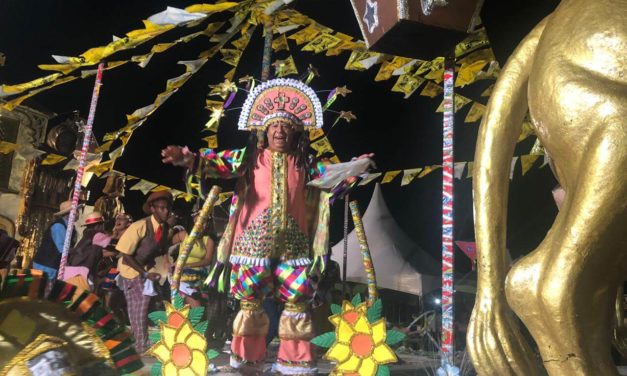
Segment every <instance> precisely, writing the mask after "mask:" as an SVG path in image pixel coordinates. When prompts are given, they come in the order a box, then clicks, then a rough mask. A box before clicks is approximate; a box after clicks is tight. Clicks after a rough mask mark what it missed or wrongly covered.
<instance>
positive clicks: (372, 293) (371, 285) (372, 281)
mask: <svg viewBox="0 0 627 376" xmlns="http://www.w3.org/2000/svg"><path fill="white" fill-rule="evenodd" d="M349 205H350V208H351V214H352V216H353V223H355V234H356V235H357V240H359V250H360V251H361V259H362V261H363V263H364V270H365V271H366V279H367V281H368V306H371V305H372V304H373V303H374V302H375V300H377V295H378V294H377V275H376V274H375V272H374V264H373V262H372V256H371V255H370V248H369V247H368V239H367V238H366V232H365V231H364V225H363V223H362V222H361V213H360V212H359V204H358V203H357V201H351V202H350V204H349ZM344 265H346V264H344Z"/></svg>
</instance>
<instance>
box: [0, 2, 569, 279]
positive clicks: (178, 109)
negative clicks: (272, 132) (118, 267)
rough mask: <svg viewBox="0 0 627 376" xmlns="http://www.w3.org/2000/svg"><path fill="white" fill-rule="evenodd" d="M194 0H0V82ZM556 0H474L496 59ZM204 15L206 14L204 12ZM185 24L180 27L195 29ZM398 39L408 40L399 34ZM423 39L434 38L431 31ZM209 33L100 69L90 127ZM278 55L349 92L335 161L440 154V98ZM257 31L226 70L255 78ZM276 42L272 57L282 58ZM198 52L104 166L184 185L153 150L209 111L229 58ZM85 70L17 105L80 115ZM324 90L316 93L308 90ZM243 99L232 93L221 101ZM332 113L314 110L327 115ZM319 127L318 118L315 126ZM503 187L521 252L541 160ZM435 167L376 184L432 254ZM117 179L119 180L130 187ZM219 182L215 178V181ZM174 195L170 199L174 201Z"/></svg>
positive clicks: (329, 11)
mask: <svg viewBox="0 0 627 376" xmlns="http://www.w3.org/2000/svg"><path fill="white" fill-rule="evenodd" d="M194 3H197V2H196V1H156V0H141V1H140V0H125V1H106V2H104V1H103V2H96V1H83V0H73V1H68V0H66V1H48V0H46V1H44V0H3V1H1V2H0V25H2V29H1V30H2V32H1V33H0V51H1V52H3V53H4V54H5V55H6V64H5V66H4V67H0V83H6V84H15V83H20V82H25V81H29V80H31V79H34V78H36V77H40V76H43V75H44V72H42V71H40V70H39V69H38V68H37V64H44V63H54V61H53V60H52V58H51V57H50V55H52V54H55V55H66V56H78V55H79V54H80V53H82V52H83V51H85V50H86V49H88V48H90V47H95V46H98V45H104V44H106V43H108V42H109V41H110V40H111V36H112V35H117V36H122V35H124V34H125V33H126V32H128V31H130V30H133V29H137V28H140V27H141V20H142V19H144V18H147V17H148V16H150V15H151V14H154V13H157V12H160V11H162V10H164V9H165V7H166V6H168V5H169V6H174V7H179V8H184V7H185V6H187V5H190V4H194ZM556 4H557V1H555V0H552V1H539V0H531V1H527V2H511V1H497V0H486V1H485V4H484V6H483V10H482V13H481V17H482V21H483V24H484V25H485V27H486V29H487V32H488V36H489V38H490V40H491V42H492V47H493V50H494V52H495V55H496V57H497V59H498V61H499V62H500V63H501V66H502V65H503V64H504V63H505V61H506V60H507V57H508V56H509V54H510V53H511V52H512V50H513V49H514V48H515V47H516V45H517V43H518V42H519V41H520V40H521V39H522V38H523V37H524V35H525V34H526V33H527V32H528V31H529V30H530V29H531V28H532V27H533V25H535V24H536V23H537V22H538V21H539V20H540V19H542V18H543V17H544V16H546V15H547V14H548V13H550V11H551V10H552V9H554V7H555V6H556ZM294 6H295V8H296V9H298V10H300V11H301V12H303V13H304V14H306V15H308V16H310V17H312V18H313V19H315V20H316V21H318V22H319V23H322V24H324V25H327V26H329V27H331V28H333V29H334V30H337V31H341V32H343V33H346V34H349V35H351V36H353V37H355V38H358V39H362V36H361V34H360V31H359V27H358V24H357V21H356V18H355V16H354V14H353V11H352V7H351V5H350V2H349V1H348V0H298V1H296V2H295V5H294ZM214 18H216V17H214ZM205 24H206V22H205V23H203V24H202V26H200V27H196V28H194V29H192V30H197V29H200V28H204V25H205ZM190 32H191V31H190V29H186V28H177V29H175V30H172V31H170V32H167V33H165V34H163V35H161V36H159V37H158V38H155V39H154V40H152V41H150V42H148V43H146V44H145V45H142V46H140V47H139V48H136V49H134V50H132V51H130V52H129V51H126V52H122V53H118V54H116V55H114V56H113V57H112V58H111V60H119V59H124V58H128V57H129V56H131V55H138V54H142V53H146V52H148V51H149V50H150V47H151V46H152V45H154V44H155V43H159V42H168V41H172V40H174V39H176V38H177V37H179V36H181V35H185V34H188V33H190ZM408 43H410V41H408ZM433 43H438V41H437V40H434V41H433ZM212 45H213V43H209V41H208V39H207V38H204V37H198V38H196V39H195V40H193V41H192V42H190V43H188V44H179V45H177V46H175V47H173V48H171V49H170V50H168V51H167V52H165V53H161V54H157V55H155V56H154V57H153V58H152V60H151V61H150V63H149V64H148V66H147V67H146V68H140V67H138V66H137V65H136V64H134V63H129V64H126V65H125V66H123V67H120V68H117V69H114V70H111V71H106V72H105V73H104V78H103V84H104V85H103V87H102V90H101V95H100V101H99V103H98V111H97V114H96V121H95V123H94V133H95V135H96V137H97V139H98V140H101V139H102V136H103V135H104V134H105V133H106V132H109V131H112V130H115V129H118V128H120V127H122V126H124V125H125V124H126V118H125V114H130V113H132V112H133V111H134V110H135V109H137V108H140V107H143V106H145V105H148V104H150V103H152V102H153V100H154V98H155V97H156V95H157V94H158V93H159V92H161V91H163V90H164V89H165V81H166V80H167V79H169V78H172V77H175V76H178V75H180V74H182V73H183V72H184V67H183V66H182V65H177V64H176V61H178V60H193V59H196V58H197V56H198V53H199V52H200V51H203V50H206V49H208V48H209V47H210V46H212ZM290 48H291V51H290V53H291V54H292V56H293V57H294V59H295V61H296V65H297V67H298V69H299V72H301V73H303V72H305V70H306V67H307V66H308V65H309V64H313V65H314V66H315V67H317V68H318V70H319V72H320V75H321V77H319V78H316V79H314V81H313V82H312V83H311V86H313V87H314V88H315V89H316V90H330V89H332V88H334V87H336V86H343V85H346V86H348V88H349V89H351V90H352V91H353V93H352V94H350V95H349V97H347V98H340V99H338V100H337V101H336V103H335V104H334V105H333V107H332V109H334V110H338V111H339V110H351V111H353V113H355V114H356V115H357V120H354V121H352V122H351V123H349V124H347V123H345V122H340V123H339V124H338V125H337V126H336V127H335V128H334V129H333V130H332V131H331V132H330V134H329V139H330V141H331V143H332V144H333V146H334V148H335V151H336V153H337V155H338V156H339V157H340V159H341V160H343V161H346V160H349V159H350V157H352V156H356V155H360V154H362V153H366V152H374V153H375V154H376V157H375V160H376V163H377V165H378V168H379V170H380V171H388V170H398V169H406V168H413V167H422V166H427V165H431V164H441V145H442V136H441V134H442V131H441V128H442V126H441V123H442V115H441V114H438V113H436V112H435V109H436V108H437V106H438V105H439V103H440V101H441V98H434V99H431V98H428V97H422V96H419V95H418V93H419V91H420V90H421V89H419V90H418V91H417V92H415V93H414V94H413V95H412V96H411V97H410V98H409V99H403V96H402V94H400V93H393V92H391V91H390V89H391V87H392V86H393V84H394V82H395V79H394V78H393V79H390V80H389V81H384V82H375V81H374V76H375V75H376V73H377V71H378V68H379V65H376V66H374V67H373V68H371V69H370V70H368V71H365V72H355V71H346V70H344V65H345V63H346V60H347V59H348V56H349V52H344V53H343V54H342V55H340V56H337V57H325V56H320V55H314V54H312V53H309V52H301V51H299V48H298V47H297V46H296V45H295V44H293V42H290ZM261 54H262V37H261V32H260V30H256V32H255V35H254V36H253V39H252V41H251V43H250V45H249V47H248V49H247V50H246V53H245V54H244V56H243V57H242V60H241V62H240V65H239V67H238V70H237V72H236V76H235V77H236V78H238V77H242V76H244V75H247V74H250V75H253V76H255V77H259V76H260V70H261ZM287 55H288V54H287V53H286V52H285V51H282V52H280V53H278V54H276V55H275V56H274V57H273V60H274V59H275V58H281V59H283V58H285V57H287ZM219 58H220V55H219V54H218V56H216V57H214V58H213V59H212V60H210V61H209V62H208V63H207V64H206V65H205V66H204V67H203V68H202V70H201V71H200V72H198V73H197V74H195V75H194V76H193V77H192V79H191V80H190V81H188V82H187V84H186V85H185V86H183V88H181V89H180V90H179V91H178V92H177V93H176V94H174V95H173V96H172V97H171V98H170V99H169V100H168V101H167V102H165V104H164V105H162V106H161V107H160V108H159V109H158V110H157V111H156V113H154V114H153V115H152V116H151V117H150V118H149V120H147V121H146V122H145V123H144V125H143V126H142V127H141V128H139V129H138V130H137V131H135V133H134V134H133V137H132V139H131V141H130V142H129V144H128V146H127V148H126V151H125V153H124V155H123V156H122V157H121V158H120V159H119V160H118V161H117V162H116V164H115V169H116V170H119V171H122V172H125V173H128V174H130V175H134V176H138V177H141V178H144V179H147V180H150V181H153V182H155V183H160V184H164V185H167V186H170V187H174V188H177V189H180V190H184V185H183V181H182V179H181V176H182V171H181V170H180V169H177V168H174V167H171V166H164V165H163V164H161V162H160V155H159V152H160V150H161V149H162V148H163V147H165V146H166V145H170V144H179V145H189V146H190V147H191V148H193V149H195V148H199V147H202V146H204V141H202V140H201V138H202V137H204V136H206V135H207V134H206V133H205V134H201V131H202V129H203V126H204V124H205V123H206V121H207V120H208V118H209V112H208V111H207V110H206V109H204V105H205V97H206V94H207V93H208V91H209V88H208V86H207V85H209V84H216V83H219V82H221V81H222V80H223V78H222V77H223V75H224V74H225V73H226V72H227V71H228V70H230V68H231V67H230V66H228V65H227V64H225V63H223V62H221V61H220V60H219ZM492 83H493V81H480V82H477V83H475V84H473V85H470V86H469V87H466V88H463V89H461V90H460V91H459V92H460V93H461V94H462V95H465V96H467V97H469V98H471V99H473V100H477V101H480V102H481V103H484V104H485V102H486V98H480V93H481V92H483V90H485V89H486V88H487V87H488V86H489V85H490V84H492ZM92 88H93V79H92V78H90V79H85V80H76V81H74V82H71V83H68V84H65V85H63V86H61V87H58V88H54V89H51V90H49V91H46V92H44V93H42V94H40V95H37V96H36V97H34V98H32V99H29V100H27V101H26V102H25V103H24V104H25V105H27V106H30V107H33V108H35V109H38V110H40V111H44V112H48V113H64V112H67V111H72V110H79V111H80V112H81V115H82V116H84V117H87V112H88V108H89V101H90V97H91V92H92ZM320 96H321V97H323V100H324V97H326V93H324V94H320ZM243 100H244V93H241V94H238V97H237V99H236V102H235V103H234V105H233V107H238V106H239V105H241V102H242V101H243ZM469 108H470V105H468V106H466V107H465V108H463V109H462V110H460V111H458V113H457V115H456V129H455V160H456V161H472V160H473V159H474V158H473V157H474V145H475V140H476V135H477V130H478V126H479V124H478V123H473V124H466V123H464V122H463V119H464V117H465V116H466V114H467V112H468V109H469ZM237 115H238V113H237V111H232V112H229V113H227V117H226V118H224V119H223V120H222V122H221V125H220V130H219V142H220V146H219V148H220V149H223V148H232V147H241V146H243V145H244V143H245V140H246V138H247V135H246V134H244V133H242V132H238V131H237V130H236V121H237ZM334 120H335V116H333V114H326V116H325V121H326V122H327V124H331V123H332V122H333V121H334ZM327 129H328V128H327ZM532 144H533V139H532V138H530V139H528V140H527V141H525V142H523V143H521V144H519V146H518V148H517V151H516V155H520V154H526V153H528V151H529V149H530V148H531V145H532ZM514 175H515V177H514V179H513V181H512V184H511V188H510V204H509V205H510V210H509V217H508V248H509V249H510V252H511V254H512V256H513V257H514V258H516V257H518V256H520V255H522V254H524V253H527V252H529V251H530V250H532V249H533V248H534V247H535V246H536V245H537V244H538V243H539V242H540V240H541V239H542V238H543V237H544V235H545V234H546V232H547V230H548V228H549V227H550V224H551V223H552V221H553V218H554V217H555V214H556V208H555V205H554V203H553V201H552V197H551V188H552V187H553V186H554V185H555V180H554V179H553V177H552V175H551V172H550V170H549V168H548V167H544V168H539V162H538V163H537V164H536V165H535V167H534V168H533V169H531V170H530V171H529V172H528V173H527V174H526V175H525V176H521V171H520V163H518V165H517V167H516V171H515V174H514ZM441 176H442V175H441V170H438V171H436V172H433V173H431V174H429V175H427V176H426V177H425V178H423V179H416V180H415V181H414V182H412V183H411V184H409V185H407V186H405V187H401V186H400V183H399V180H400V177H397V178H396V179H395V181H393V182H392V183H390V184H385V185H383V186H382V188H383V193H384V196H385V199H386V202H387V204H388V206H389V207H390V210H391V212H392V214H393V216H394V217H395V219H396V220H397V221H398V222H399V224H400V226H401V227H402V228H403V229H404V230H405V231H406V232H407V234H408V235H409V236H410V237H411V238H412V239H413V240H414V241H415V242H416V243H417V244H418V245H419V246H420V247H421V248H423V249H424V250H425V251H427V252H428V253H430V254H431V255H433V256H434V258H436V259H437V260H439V259H440V252H441V241H440V240H441ZM103 184H104V180H95V181H94V182H93V183H92V184H90V190H91V191H92V201H93V200H95V199H96V198H97V197H98V196H99V192H100V190H101V189H102V186H103ZM130 184H132V183H129V184H127V188H128V187H129V186H130ZM228 188H229V184H228V183H225V189H228ZM373 188H374V185H373V184H371V185H369V186H366V187H362V188H359V189H358V190H357V191H356V192H355V193H354V195H353V197H354V198H357V199H358V200H359V201H360V205H361V208H362V212H363V211H364V210H365V209H366V207H367V204H368V200H369V198H370V196H371V194H372V190H373ZM471 190H472V180H471V179H462V180H455V237H456V240H470V241H472V240H473V239H474V234H473V221H472V202H471V200H472V192H471ZM142 200H143V195H142V194H141V193H139V192H138V191H129V190H128V189H127V195H126V197H125V198H124V199H123V201H124V204H125V205H126V207H127V210H129V211H130V212H131V214H133V215H134V216H135V217H139V216H141V213H140V207H141V203H142ZM179 205H180V204H179ZM342 206H343V205H341V203H340V204H339V205H336V206H335V207H334V209H333V218H332V228H331V240H332V242H333V243H335V242H338V241H340V240H341V238H342V210H343V208H342ZM457 255H458V257H457V258H456V267H457V268H458V270H460V271H468V270H470V262H469V260H468V259H467V258H466V257H465V256H463V254H462V253H461V252H458V253H457Z"/></svg>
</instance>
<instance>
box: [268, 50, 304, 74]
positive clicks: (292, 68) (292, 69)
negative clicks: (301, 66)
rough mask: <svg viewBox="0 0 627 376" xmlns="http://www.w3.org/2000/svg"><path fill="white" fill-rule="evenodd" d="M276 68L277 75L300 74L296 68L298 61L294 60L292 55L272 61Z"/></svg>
mask: <svg viewBox="0 0 627 376" xmlns="http://www.w3.org/2000/svg"><path fill="white" fill-rule="evenodd" d="M272 65H273V66H274V68H275V70H276V76H277V77H284V76H288V75H291V74H298V69H296V63H295V62H294V58H293V57H292V56H291V55H290V56H289V57H288V58H287V59H284V60H277V61H275V62H274V63H272Z"/></svg>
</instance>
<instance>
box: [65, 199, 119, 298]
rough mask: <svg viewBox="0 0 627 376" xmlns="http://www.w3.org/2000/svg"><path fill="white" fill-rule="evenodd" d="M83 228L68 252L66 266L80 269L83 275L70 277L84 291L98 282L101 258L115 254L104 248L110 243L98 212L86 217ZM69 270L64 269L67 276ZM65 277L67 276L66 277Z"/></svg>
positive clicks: (92, 287)
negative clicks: (76, 241) (74, 244)
mask: <svg viewBox="0 0 627 376" xmlns="http://www.w3.org/2000/svg"><path fill="white" fill-rule="evenodd" d="M83 226H84V227H85V229H84V230H83V236H82V238H81V239H80V240H79V241H78V243H77V244H76V246H75V247H73V248H72V249H70V251H69V252H68V261H67V265H68V266H69V267H74V268H77V267H82V268H83V269H84V270H85V273H87V275H85V273H79V274H76V275H74V276H73V277H72V279H73V281H70V280H69V279H67V278H66V280H67V281H68V282H70V283H74V284H76V285H77V286H80V287H82V288H84V289H88V290H90V291H93V290H94V285H95V283H97V282H98V277H99V276H98V265H99V263H100V261H101V260H102V259H103V258H107V257H113V256H115V254H116V253H115V252H114V251H111V250H107V249H106V247H107V246H108V245H109V243H110V241H111V236H110V235H109V234H107V233H105V230H104V217H103V216H102V214H100V212H97V211H94V212H92V213H90V214H88V215H87V217H86V218H85V221H84V224H83ZM69 271H71V269H70V268H66V274H69ZM66 277H67V276H66Z"/></svg>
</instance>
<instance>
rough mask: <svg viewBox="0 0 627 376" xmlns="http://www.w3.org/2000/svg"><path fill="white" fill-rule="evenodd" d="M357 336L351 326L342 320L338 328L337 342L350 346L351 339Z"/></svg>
mask: <svg viewBox="0 0 627 376" xmlns="http://www.w3.org/2000/svg"><path fill="white" fill-rule="evenodd" d="M353 334H355V331H354V330H353V328H351V326H350V325H349V324H348V323H347V322H346V321H344V320H340V323H339V324H338V326H337V342H342V343H344V344H347V345H348V344H349V343H350V340H351V338H352V337H353Z"/></svg>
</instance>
